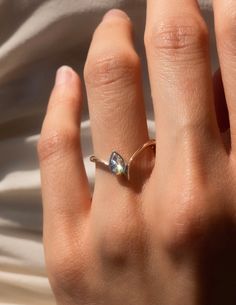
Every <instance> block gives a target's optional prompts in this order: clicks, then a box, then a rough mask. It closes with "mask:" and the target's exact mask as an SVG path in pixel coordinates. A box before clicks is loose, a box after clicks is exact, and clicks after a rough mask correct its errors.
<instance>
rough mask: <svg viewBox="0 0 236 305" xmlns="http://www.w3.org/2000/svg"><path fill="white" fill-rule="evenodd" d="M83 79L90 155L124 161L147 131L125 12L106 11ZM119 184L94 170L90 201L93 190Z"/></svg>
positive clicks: (99, 171)
mask: <svg viewBox="0 0 236 305" xmlns="http://www.w3.org/2000/svg"><path fill="white" fill-rule="evenodd" d="M84 75H85V83H86V89H87V95H88V102H89V113H90V119H91V128H92V139H93V147H94V154H95V155H96V156H97V157H99V158H101V159H105V160H108V159H109V157H110V154H111V152H112V151H114V150H115V151H117V152H118V153H120V154H121V155H122V156H123V157H124V159H125V160H128V159H129V158H130V157H131V155H132V154H133V153H134V152H135V151H136V150H137V149H138V148H139V147H140V146H141V145H143V144H144V143H145V142H146V141H147V140H148V130H147V123H146V115H145V107H144V102H143V92H142V83H141V72H140V60H139V57H138V55H137V54H136V52H135V50H134V47H133V42H132V25H131V22H130V20H129V18H128V16H127V15H126V14H125V13H124V12H122V11H120V10H112V11H110V12H109V13H108V14H107V15H106V16H105V17H104V19H103V21H102V22H101V23H100V25H99V26H98V28H97V29H96V31H95V33H94V36H93V40H92V43H91V46H90V50H89V53H88V58H87V62H86V65H85V71H84ZM118 181H119V180H118V179H117V177H115V176H113V177H112V175H111V173H109V172H107V171H104V169H101V168H99V167H98V168H97V170H96V185H95V190H94V196H96V195H95V193H96V190H97V189H99V190H101V191H104V189H106V190H107V188H108V186H109V185H111V184H112V185H113V186H115V187H119V186H118V184H119V183H118ZM120 187H122V186H120ZM117 191H118V190H117Z"/></svg>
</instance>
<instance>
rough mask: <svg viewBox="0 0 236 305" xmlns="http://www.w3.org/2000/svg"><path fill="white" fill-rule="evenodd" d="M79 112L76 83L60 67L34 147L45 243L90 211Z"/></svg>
mask: <svg viewBox="0 0 236 305" xmlns="http://www.w3.org/2000/svg"><path fill="white" fill-rule="evenodd" d="M81 110H82V93H81V83H80V79H79V77H78V75H77V73H76V72H75V71H74V70H72V69H71V68H70V67H67V66H63V67H61V68H60V69H59V70H58V72H57V77H56V82H55V86H54V88H53V90H52V93H51V96H50V99H49V104H48V109H47V113H46V116H45V119H44V122H43V127H42V131H41V136H40V140H39V143H38V156H39V161H40V171H41V184H42V197H43V210H44V239H45V237H46V239H47V240H48V239H50V240H51V239H52V237H53V236H57V233H56V232H58V231H59V230H60V232H62V230H63V226H64V227H65V226H66V228H67V229H69V230H70V229H71V228H73V224H74V223H75V222H76V224H78V223H82V222H83V219H84V217H85V214H86V213H87V211H88V210H89V207H90V198H91V194H90V190H89V184H88V179H87V175H86V172H85V168H84V163H83V156H82V151H81V143H80V117H81ZM60 234H62V233H60Z"/></svg>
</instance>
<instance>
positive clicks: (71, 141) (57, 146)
mask: <svg viewBox="0 0 236 305" xmlns="http://www.w3.org/2000/svg"><path fill="white" fill-rule="evenodd" d="M78 145H79V132H78V130H77V129H76V128H70V129H69V128H67V130H65V129H64V130H52V131H48V132H46V133H45V132H44V134H43V135H41V136H40V139H39V141H38V144H37V152H38V156H39V160H40V161H41V162H42V161H45V160H49V159H50V160H51V159H52V158H56V159H57V158H60V157H63V156H64V155H65V154H66V153H68V152H69V151H73V150H75V149H77V148H78Z"/></svg>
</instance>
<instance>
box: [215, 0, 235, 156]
mask: <svg viewBox="0 0 236 305" xmlns="http://www.w3.org/2000/svg"><path fill="white" fill-rule="evenodd" d="M213 6H214V15H215V32H216V40H217V50H218V55H219V61H220V67H221V74H222V81H223V86H224V92H225V98H226V102H227V107H228V112H229V121H230V131H231V146H232V151H235V149H236V148H235V145H236V90H235V88H236V36H235V30H236V25H235V13H236V3H235V1H229V0H226V1H221V0H214V1H213Z"/></svg>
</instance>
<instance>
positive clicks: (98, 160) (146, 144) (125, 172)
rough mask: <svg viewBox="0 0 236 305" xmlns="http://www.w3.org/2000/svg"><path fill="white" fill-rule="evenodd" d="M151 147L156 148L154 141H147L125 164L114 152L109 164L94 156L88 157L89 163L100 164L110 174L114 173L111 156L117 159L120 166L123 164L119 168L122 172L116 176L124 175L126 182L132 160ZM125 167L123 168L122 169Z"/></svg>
mask: <svg viewBox="0 0 236 305" xmlns="http://www.w3.org/2000/svg"><path fill="white" fill-rule="evenodd" d="M150 146H152V147H153V149H155V148H156V140H155V139H151V140H149V141H147V142H146V143H144V144H143V145H142V146H141V147H140V148H139V149H137V150H136V151H135V152H134V153H133V155H132V156H131V157H130V159H129V161H128V162H127V163H125V162H124V159H123V158H122V157H121V155H120V154H119V153H117V152H115V151H113V152H112V154H111V157H110V160H109V162H108V161H105V160H102V159H99V158H97V157H96V156H94V155H92V156H90V161H91V162H95V163H98V164H101V165H103V166H105V167H106V168H108V169H109V170H110V171H112V173H114V171H113V170H111V158H112V156H113V157H115V158H118V160H119V161H120V163H121V164H123V167H122V166H121V169H122V171H120V172H119V173H118V174H116V175H120V174H121V173H122V174H123V175H126V176H127V178H128V180H129V179H130V171H129V169H130V167H131V163H132V162H133V160H134V159H135V158H136V157H137V156H138V155H139V154H140V153H141V152H142V151H143V150H144V149H146V148H147V147H150ZM124 166H125V168H124Z"/></svg>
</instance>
